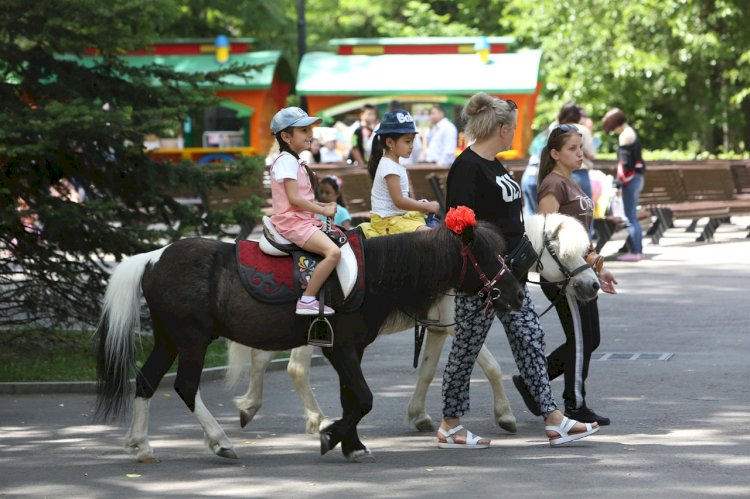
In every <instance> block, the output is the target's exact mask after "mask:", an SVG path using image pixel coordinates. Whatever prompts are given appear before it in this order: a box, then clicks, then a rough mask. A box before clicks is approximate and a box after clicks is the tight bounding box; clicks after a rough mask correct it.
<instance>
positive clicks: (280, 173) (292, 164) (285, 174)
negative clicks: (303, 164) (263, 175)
mask: <svg viewBox="0 0 750 499" xmlns="http://www.w3.org/2000/svg"><path fill="white" fill-rule="evenodd" d="M298 168H299V162H297V158H295V157H294V156H292V155H291V154H289V153H288V152H286V151H285V152H282V153H281V154H280V155H279V157H278V159H276V162H275V163H274V164H273V167H272V168H271V174H273V178H274V180H276V181H277V182H283V181H284V179H285V178H291V179H294V180H297V169H298Z"/></svg>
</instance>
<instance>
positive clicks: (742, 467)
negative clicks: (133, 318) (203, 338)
mask: <svg viewBox="0 0 750 499" xmlns="http://www.w3.org/2000/svg"><path fill="white" fill-rule="evenodd" d="M733 221H734V222H735V223H736V225H732V226H730V225H723V226H721V227H720V228H719V231H718V233H717V236H716V239H717V241H716V243H714V244H709V245H705V244H697V243H692V242H690V241H691V240H692V239H694V237H695V236H696V234H685V233H684V232H683V230H682V229H681V228H679V227H678V228H676V229H671V230H670V231H668V232H667V234H666V235H665V238H664V239H663V240H662V244H661V245H660V246H653V245H648V244H647V245H646V247H645V253H646V255H647V258H646V259H645V260H643V261H641V262H638V263H619V262H608V265H609V267H610V269H611V270H612V271H613V272H614V273H615V275H616V277H617V278H618V279H619V281H620V285H619V287H618V288H619V291H620V293H619V295H617V296H601V297H600V299H599V307H600V313H601V318H602V319H601V323H602V343H601V346H600V347H599V349H598V351H597V353H596V354H595V356H596V358H600V357H601V356H602V354H605V353H612V354H620V355H619V357H626V356H625V355H622V354H625V353H670V354H673V355H672V356H671V358H670V359H669V360H667V361H659V360H648V359H649V358H653V356H652V357H649V356H645V357H646V358H647V359H646V360H594V361H593V362H592V363H591V368H590V375H589V381H588V384H587V391H588V393H589V395H588V402H589V405H590V406H591V407H592V408H594V409H595V410H596V411H598V412H600V413H602V414H604V415H607V416H609V417H610V418H612V425H611V426H608V427H605V428H603V429H602V430H601V431H600V432H599V433H598V434H596V435H594V436H592V437H590V438H588V439H585V440H583V441H580V442H578V443H575V444H573V445H571V446H570V447H566V448H561V449H551V448H550V447H549V446H548V445H547V443H546V439H545V437H544V432H543V427H542V422H541V420H540V419H539V418H535V417H533V416H532V415H531V414H529V413H528V412H527V411H526V409H525V407H524V405H523V402H522V401H521V397H520V396H519V395H518V393H517V392H516V391H515V388H514V387H513V384H512V383H511V382H510V380H509V376H510V375H512V374H514V373H515V372H517V371H516V369H515V366H514V363H513V360H512V358H511V355H510V352H509V349H508V345H507V341H506V339H505V336H504V334H503V332H502V330H501V328H500V326H499V324H498V323H497V321H496V323H495V325H494V326H493V330H492V331H491V332H490V336H489V338H488V341H487V344H488V346H489V348H490V350H491V351H492V352H493V353H494V354H495V355H496V356H497V357H498V359H499V361H500V364H501V365H502V366H503V368H504V369H505V376H506V382H505V387H506V390H507V391H508V395H509V397H510V401H511V404H512V406H513V408H514V411H515V414H516V417H517V419H518V433H517V434H516V435H510V434H507V433H504V432H503V431H502V430H500V429H498V428H497V427H495V426H494V424H493V422H492V418H491V416H492V410H491V400H490V388H489V384H488V383H487V381H486V380H485V379H484V378H483V376H482V375H481V371H480V370H479V369H477V372H476V373H475V375H474V378H473V382H472V411H471V414H470V415H469V416H468V417H467V418H465V420H464V422H465V424H466V426H468V427H469V428H470V429H471V430H472V431H473V432H475V433H478V434H480V435H483V436H486V437H490V438H492V439H493V444H492V447H491V448H490V449H488V450H482V451H465V450H464V451H446V450H438V449H437V446H436V439H435V437H434V436H433V435H432V434H420V433H417V432H415V431H412V430H411V429H410V428H409V427H408V426H407V425H406V423H405V421H404V420H405V413H406V405H407V403H408V400H409V397H410V395H411V390H412V385H413V379H414V369H412V367H411V361H412V358H411V357H412V342H413V337H412V333H411V332H409V331H407V332H405V333H402V334H398V335H393V336H389V337H386V338H382V339H379V340H378V341H376V342H375V343H374V344H373V345H372V346H371V347H370V348H369V349H368V351H367V352H366V354H365V360H364V370H365V375H366V377H367V379H368V381H369V382H370V385H371V387H372V389H373V392H374V395H375V407H374V409H373V411H372V412H371V413H370V414H369V415H368V416H367V417H366V418H365V419H364V420H363V421H362V423H361V424H360V426H359V428H360V435H361V436H362V437H363V440H364V441H365V443H366V444H367V445H368V446H369V447H370V449H371V450H372V451H373V452H374V454H375V456H376V459H377V461H376V462H375V463H368V464H350V463H348V462H346V461H345V460H344V459H343V457H342V455H341V452H340V450H339V449H335V450H334V451H332V452H330V453H329V454H327V455H326V456H322V457H321V456H320V455H319V451H318V439H317V437H316V436H314V435H307V434H305V433H304V420H303V416H302V409H301V405H300V403H299V399H298V397H297V395H296V394H295V393H294V390H293V385H292V382H291V380H290V379H289V377H288V376H287V374H286V373H285V372H283V371H275V372H271V373H269V374H268V376H267V379H266V389H265V404H264V406H263V408H262V409H261V410H260V412H259V414H258V415H257V416H256V418H255V420H253V421H252V422H251V423H250V425H248V427H247V428H246V429H244V430H242V429H240V427H239V420H238V415H237V413H236V411H235V409H234V406H233V405H232V400H231V399H232V396H233V395H236V394H240V393H243V392H244V390H243V389H241V388H238V389H236V390H234V391H229V390H227V389H225V388H224V386H223V385H222V384H221V382H219V381H211V382H208V383H204V385H203V389H202V391H201V392H202V397H203V400H204V401H205V402H206V405H207V406H208V407H209V409H210V410H211V411H212V412H213V413H214V415H215V416H216V417H217V419H218V420H219V422H220V423H221V424H222V425H223V426H224V428H225V430H226V431H227V434H228V436H229V438H230V439H231V440H232V442H233V443H234V445H235V449H236V451H237V453H238V454H239V456H240V459H239V460H237V461H234V460H224V459H221V458H218V457H216V456H214V455H213V454H212V453H210V452H209V451H208V450H206V449H205V448H204V446H203V435H202V432H201V430H200V428H199V426H198V424H197V421H196V420H195V418H194V417H193V416H192V414H190V413H189V412H188V410H187V409H186V408H185V406H184V405H183V404H182V402H181V401H180V399H179V397H178V396H177V395H176V394H175V393H174V391H173V390H172V389H171V387H169V386H164V387H163V389H162V390H159V391H158V392H157V394H156V396H155V397H154V402H153V403H152V406H151V433H150V434H151V444H152V445H153V447H154V448H155V449H156V452H157V455H158V456H159V457H160V458H161V462H160V463H158V464H152V465H146V464H140V463H137V462H135V459H134V458H133V456H131V455H129V454H128V453H126V452H125V451H124V450H123V449H122V447H121V444H122V441H123V437H124V434H125V431H126V429H127V427H126V422H123V423H122V424H121V425H120V426H97V425H91V418H90V411H91V408H92V402H93V396H92V395H85V394H84V395H73V394H47V395H2V396H0V497H5V496H8V497H16V496H33V497H45V496H46V497H117V498H119V497H132V496H136V497H142V496H145V497H279V498H281V497H285V498H286V497H290V496H296V497H353V496H363V497H383V496H390V497H501V496H502V497H540V496H541V497H553V496H556V497H587V496H588V497H594V496H598V497H608V498H609V497H623V498H624V497H654V496H659V497H706V496H730V497H739V496H748V495H750V480H748V479H747V478H746V477H747V470H748V468H749V466H750V452H749V451H748V449H750V433H748V431H746V428H747V425H748V421H749V420H750V417H749V416H748V413H749V412H750V388H749V387H748V383H746V379H747V376H748V373H749V372H750V370H749V369H748V358H750V345H749V343H750V341H749V337H748V331H750V327H748V323H749V322H750V312H748V289H750V285H749V284H748V282H750V239H745V236H746V234H747V230H746V229H745V228H746V227H747V226H748V225H750V218H735V219H733ZM682 227H684V226H682ZM621 244H622V237H621V235H620V236H618V238H617V240H615V241H612V242H610V243H608V245H607V246H606V247H605V253H613V252H614V251H616V250H617V248H618V247H619V246H620V245H621ZM532 292H533V295H534V297H535V299H536V303H537V309H538V310H540V311H541V310H543V309H544V308H546V305H547V303H546V301H545V299H544V298H543V296H542V295H541V293H540V292H539V290H538V289H536V288H532ZM542 321H543V323H544V325H545V330H546V331H547V346H548V348H549V349H551V348H554V347H556V346H557V345H558V344H559V342H561V341H562V338H563V336H562V332H561V329H560V326H559V324H558V323H557V318H556V317H555V316H554V315H553V314H548V315H546V316H544V317H543V319H542ZM446 353H447V352H444V353H443V358H442V361H441V365H440V367H439V372H440V373H441V372H442V366H443V364H444V361H445V357H446ZM617 357H618V355H614V358H617ZM610 358H612V357H610ZM312 377H313V384H314V387H315V392H316V394H317V396H318V400H319V402H320V404H321V407H322V408H323V410H324V411H325V412H326V414H327V415H329V416H333V417H336V416H337V415H339V414H340V406H339V403H338V383H337V380H336V376H335V373H334V372H333V370H332V369H331V367H330V366H329V365H327V364H326V365H323V366H319V367H314V368H313V371H312ZM553 389H554V391H555V394H556V395H557V397H558V401H559V400H560V399H559V396H560V393H561V391H562V381H561V380H557V381H555V382H554V383H553ZM427 407H428V410H429V411H430V412H431V414H432V415H433V417H435V418H437V417H438V415H439V413H440V382H439V379H438V380H437V381H435V382H434V383H433V387H432V389H431V391H430V393H429V395H428V400H427ZM127 419H128V418H126V421H127Z"/></svg>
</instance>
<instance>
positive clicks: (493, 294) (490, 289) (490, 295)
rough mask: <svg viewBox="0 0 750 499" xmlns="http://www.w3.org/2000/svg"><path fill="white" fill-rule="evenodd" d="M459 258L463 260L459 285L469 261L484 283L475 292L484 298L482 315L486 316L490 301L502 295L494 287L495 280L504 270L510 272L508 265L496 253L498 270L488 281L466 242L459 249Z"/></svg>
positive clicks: (461, 282) (464, 275)
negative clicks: (498, 264) (498, 263)
mask: <svg viewBox="0 0 750 499" xmlns="http://www.w3.org/2000/svg"><path fill="white" fill-rule="evenodd" d="M461 258H462V260H463V265H462V266H461V276H460V278H459V281H458V282H459V286H461V284H463V282H464V278H465V277H466V268H467V266H468V265H467V264H468V262H471V265H472V267H474V270H476V272H477V274H478V275H479V279H480V280H481V281H482V284H484V286H483V287H482V289H480V290H479V291H478V292H477V295H478V296H479V298H482V299H484V300H485V302H484V315H485V317H486V316H487V313H488V311H489V309H490V307H491V306H492V302H494V301H495V300H497V299H498V298H500V296H501V295H502V292H501V291H500V290H499V289H498V288H496V287H495V284H497V282H498V281H500V279H502V278H503V275H504V274H505V273H506V272H510V269H508V266H507V265H506V264H505V259H503V257H502V256H501V255H497V260H498V261H499V262H500V264H501V265H500V270H498V271H497V274H495V277H493V278H492V280H491V281H490V280H489V279H488V278H487V275H486V274H485V273H484V271H483V270H482V268H481V267H480V266H479V263H478V262H477V259H476V258H475V257H474V253H473V252H472V251H471V247H470V246H469V245H468V244H467V245H464V247H463V248H462V249H461Z"/></svg>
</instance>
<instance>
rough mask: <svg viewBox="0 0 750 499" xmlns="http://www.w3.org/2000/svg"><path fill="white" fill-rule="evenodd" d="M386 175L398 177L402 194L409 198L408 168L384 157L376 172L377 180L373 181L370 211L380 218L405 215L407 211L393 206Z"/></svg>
mask: <svg viewBox="0 0 750 499" xmlns="http://www.w3.org/2000/svg"><path fill="white" fill-rule="evenodd" d="M386 175H398V176H399V184H400V185H401V193H402V194H403V195H404V197H409V176H408V174H407V172H406V168H404V167H403V166H401V165H400V164H398V163H396V162H395V161H393V160H390V159H388V158H386V157H385V156H383V157H382V158H380V163H378V171H377V172H375V179H374V180H373V181H372V191H371V192H370V196H371V201H370V202H371V205H372V208H371V209H370V211H371V212H372V213H374V214H376V215H377V216H379V217H382V218H385V217H392V216H394V215H403V214H404V213H406V210H402V209H401V208H399V207H397V206H396V205H395V204H393V199H391V194H390V193H389V192H388V183H387V182H386V181H385V177H386Z"/></svg>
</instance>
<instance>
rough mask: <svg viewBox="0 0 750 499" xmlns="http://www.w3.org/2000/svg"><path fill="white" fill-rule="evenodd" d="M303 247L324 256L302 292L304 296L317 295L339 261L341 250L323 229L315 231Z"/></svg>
mask: <svg viewBox="0 0 750 499" xmlns="http://www.w3.org/2000/svg"><path fill="white" fill-rule="evenodd" d="M302 249H304V250H305V251H309V252H311V253H316V254H318V255H321V256H322V257H323V259H322V260H321V261H320V262H318V264H317V265H316V266H315V270H313V273H312V276H310V282H308V283H307V288H306V289H305V291H304V292H303V293H302V296H316V295H317V294H318V291H320V288H322V287H323V284H324V283H325V282H326V279H328V276H330V275H331V273H332V272H333V270H334V269H335V268H336V265H337V264H338V263H339V260H340V259H341V250H340V249H339V247H338V246H336V244H335V243H334V242H333V241H331V239H330V238H329V237H328V236H326V235H325V234H324V233H323V232H322V231H315V233H313V235H312V236H310V239H308V240H307V242H306V243H305V244H304V246H302Z"/></svg>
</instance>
